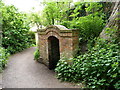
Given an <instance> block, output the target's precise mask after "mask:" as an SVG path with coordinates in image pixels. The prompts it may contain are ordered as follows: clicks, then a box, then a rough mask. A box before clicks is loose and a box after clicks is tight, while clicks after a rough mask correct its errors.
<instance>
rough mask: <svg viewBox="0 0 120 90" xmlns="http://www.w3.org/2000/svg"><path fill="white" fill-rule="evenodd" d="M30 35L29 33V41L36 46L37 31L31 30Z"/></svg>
mask: <svg viewBox="0 0 120 90" xmlns="http://www.w3.org/2000/svg"><path fill="white" fill-rule="evenodd" d="M28 35H29V36H28V39H29V43H30V44H31V45H33V46H35V45H36V40H35V32H33V31H29V32H28Z"/></svg>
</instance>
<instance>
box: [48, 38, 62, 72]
mask: <svg viewBox="0 0 120 90" xmlns="http://www.w3.org/2000/svg"><path fill="white" fill-rule="evenodd" d="M48 53H49V69H51V70H52V69H55V67H56V65H57V62H58V61H59V59H60V51H59V40H58V39H57V38H56V37H54V36H50V37H49V38H48Z"/></svg>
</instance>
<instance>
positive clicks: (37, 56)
mask: <svg viewBox="0 0 120 90" xmlns="http://www.w3.org/2000/svg"><path fill="white" fill-rule="evenodd" d="M34 59H35V60H37V61H38V60H39V59H40V51H39V49H36V51H35V52H34Z"/></svg>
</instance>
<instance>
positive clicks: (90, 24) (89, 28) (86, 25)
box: [70, 14, 104, 41]
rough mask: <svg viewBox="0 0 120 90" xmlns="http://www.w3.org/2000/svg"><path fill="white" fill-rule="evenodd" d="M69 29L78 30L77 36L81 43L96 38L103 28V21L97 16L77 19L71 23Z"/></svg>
mask: <svg viewBox="0 0 120 90" xmlns="http://www.w3.org/2000/svg"><path fill="white" fill-rule="evenodd" d="M70 27H71V28H78V29H79V30H80V33H79V36H80V38H82V40H83V41H86V40H89V39H93V38H95V37H98V36H99V34H100V32H101V31H102V29H103V27H104V20H103V19H102V17H99V16H97V15H91V14H90V15H88V16H84V17H79V18H78V19H75V20H73V21H71V26H70Z"/></svg>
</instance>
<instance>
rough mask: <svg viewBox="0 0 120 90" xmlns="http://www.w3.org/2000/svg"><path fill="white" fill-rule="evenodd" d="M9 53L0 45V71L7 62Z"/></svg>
mask: <svg viewBox="0 0 120 90" xmlns="http://www.w3.org/2000/svg"><path fill="white" fill-rule="evenodd" d="M8 57H9V54H8V53H7V52H6V49H4V48H2V47H0V72H1V71H2V69H4V67H5V65H6V64H7V60H8Z"/></svg>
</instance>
